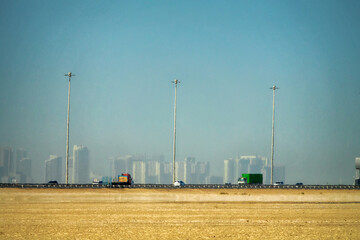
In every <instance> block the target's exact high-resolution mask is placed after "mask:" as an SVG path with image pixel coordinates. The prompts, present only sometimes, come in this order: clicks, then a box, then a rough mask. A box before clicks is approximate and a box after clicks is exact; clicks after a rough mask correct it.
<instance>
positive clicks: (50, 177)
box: [45, 155, 63, 182]
mask: <svg viewBox="0 0 360 240" xmlns="http://www.w3.org/2000/svg"><path fill="white" fill-rule="evenodd" d="M62 175H63V174H62V159H61V157H58V156H55V155H50V158H49V159H48V160H46V161H45V182H49V181H54V180H55V181H58V182H62Z"/></svg>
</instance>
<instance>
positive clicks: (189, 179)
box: [179, 157, 195, 183]
mask: <svg viewBox="0 0 360 240" xmlns="http://www.w3.org/2000/svg"><path fill="white" fill-rule="evenodd" d="M179 180H183V181H184V182H185V183H195V158H193V157H186V158H185V159H184V178H182V179H181V178H179Z"/></svg>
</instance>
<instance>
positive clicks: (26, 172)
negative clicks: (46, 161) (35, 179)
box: [19, 158, 32, 183]
mask: <svg viewBox="0 0 360 240" xmlns="http://www.w3.org/2000/svg"><path fill="white" fill-rule="evenodd" d="M31 161H32V160H31V159H30V158H23V159H21V160H20V163H19V168H20V173H21V175H23V178H25V181H24V180H22V181H21V182H25V183H31V182H32V168H31Z"/></svg>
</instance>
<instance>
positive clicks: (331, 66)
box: [0, 0, 360, 184]
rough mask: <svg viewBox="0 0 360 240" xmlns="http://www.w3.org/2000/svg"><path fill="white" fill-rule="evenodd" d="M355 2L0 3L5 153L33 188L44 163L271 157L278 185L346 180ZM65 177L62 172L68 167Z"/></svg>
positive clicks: (357, 90)
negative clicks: (78, 156) (75, 158)
mask: <svg viewBox="0 0 360 240" xmlns="http://www.w3.org/2000/svg"><path fill="white" fill-rule="evenodd" d="M359 22H360V2H359V1H355V0H353V1H351V0H350V1H255V2H254V1H225V2H224V1H147V2H145V1H106V2H101V1H36V0H32V1H24V0H19V1H8V0H5V1H1V2H0V35H1V38H0V51H1V52H0V53H1V54H0V76H1V88H0V147H11V148H12V149H14V150H15V149H18V148H23V149H26V151H27V152H28V156H29V157H30V158H31V159H32V171H33V173H32V176H33V179H34V181H35V182H42V181H44V162H45V160H47V159H49V156H50V155H58V156H61V157H62V158H63V159H65V147H66V118H67V96H68V79H67V77H65V76H64V75H65V74H66V73H68V72H73V74H75V75H76V76H74V77H73V78H72V82H71V110H70V111H71V113H70V146H71V148H70V153H71V152H72V146H73V145H84V146H86V147H87V148H88V149H89V151H90V160H91V169H92V171H95V172H97V173H99V174H102V175H107V174H108V172H109V166H110V158H111V157H116V156H120V155H127V154H144V155H147V156H153V155H163V156H164V159H165V160H166V161H169V162H170V161H172V144H173V110H174V109H173V104H174V85H173V84H172V83H171V81H173V80H174V79H179V80H180V81H181V82H180V83H179V85H178V92H177V156H176V160H177V161H182V160H183V159H184V158H185V157H194V158H195V159H196V160H197V161H209V162H210V164H211V173H212V175H217V176H222V175H223V164H224V160H225V159H228V158H234V157H237V156H241V155H257V156H264V157H267V158H268V159H270V150H271V121H272V90H270V89H269V88H271V87H272V86H273V85H276V86H278V87H279V88H280V89H279V90H276V100H275V101H276V115H275V119H276V120H275V121H276V122H275V157H274V162H275V165H282V166H285V169H286V182H287V183H295V182H304V183H305V184H326V183H329V184H353V182H354V175H355V167H354V159H355V157H359V156H360V137H359V136H360V124H359V119H360V81H359V80H360V79H359V77H360V58H359V56H360V47H359V42H360V28H359V27H358V25H359ZM64 167H65V165H64Z"/></svg>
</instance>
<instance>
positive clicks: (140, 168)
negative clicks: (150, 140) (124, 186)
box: [132, 161, 146, 184]
mask: <svg viewBox="0 0 360 240" xmlns="http://www.w3.org/2000/svg"><path fill="white" fill-rule="evenodd" d="M132 177H133V179H134V182H135V183H142V184H144V183H146V163H145V162H144V161H134V162H133V175H132Z"/></svg>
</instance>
